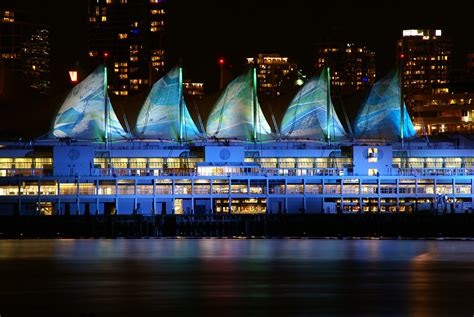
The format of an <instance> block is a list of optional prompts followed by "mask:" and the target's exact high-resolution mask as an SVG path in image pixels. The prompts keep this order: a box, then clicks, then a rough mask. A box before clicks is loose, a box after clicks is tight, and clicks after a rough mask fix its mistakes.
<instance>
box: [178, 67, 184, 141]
mask: <svg viewBox="0 0 474 317" xmlns="http://www.w3.org/2000/svg"><path fill="white" fill-rule="evenodd" d="M178 85H179V86H178V94H179V104H178V107H179V109H178V111H179V142H182V141H183V121H184V109H183V68H182V67H181V65H179V84H178Z"/></svg>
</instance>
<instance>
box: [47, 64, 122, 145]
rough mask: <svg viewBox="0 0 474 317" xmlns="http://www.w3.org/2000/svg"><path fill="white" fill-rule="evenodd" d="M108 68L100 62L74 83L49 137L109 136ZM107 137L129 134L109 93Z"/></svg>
mask: <svg viewBox="0 0 474 317" xmlns="http://www.w3.org/2000/svg"><path fill="white" fill-rule="evenodd" d="M104 95H105V70H104V67H103V66H102V65H101V66H99V67H97V68H96V69H95V70H94V72H92V73H91V74H90V75H89V76H87V77H86V78H85V79H84V80H83V81H82V82H80V83H79V84H78V85H77V86H75V87H74V88H73V89H72V91H71V92H70V93H69V95H68V96H67V97H66V100H65V101H64V102H63V104H62V105H61V108H60V109H59V111H58V113H57V114H56V116H55V118H54V120H53V126H52V131H51V133H50V137H56V138H64V137H69V138H73V139H80V140H94V141H104V140H105V138H106V133H105V132H106V126H105V125H106V124H105V118H106V111H105V110H106V103H105V97H104ZM107 115H108V120H107V121H108V122H107V138H108V140H109V141H110V140H118V139H124V138H126V137H127V133H126V132H125V130H124V129H123V127H122V125H121V124H120V121H119V120H118V118H117V116H116V114H115V112H114V110H113V108H112V104H111V103H110V99H109V97H108V95H107Z"/></svg>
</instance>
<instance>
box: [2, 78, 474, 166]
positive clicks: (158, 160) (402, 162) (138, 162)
mask: <svg viewBox="0 0 474 317" xmlns="http://www.w3.org/2000/svg"><path fill="white" fill-rule="evenodd" d="M135 81H137V82H138V83H139V82H140V80H136V79H135V80H134V83H135ZM377 154H378V149H377V148H369V149H368V153H367V156H368V161H369V162H377ZM203 161H204V158H202V157H192V158H171V157H169V158H163V157H155V158H126V157H123V158H118V157H114V158H95V159H94V165H96V166H97V167H99V168H164V167H180V166H181V165H187V166H192V167H194V166H195V163H196V162H203ZM245 162H253V163H257V164H259V165H260V166H261V167H262V168H330V167H341V168H342V167H346V166H348V165H350V164H352V159H351V158H348V157H335V158H332V157H307V158H291V157H287V158H268V157H267V158H250V157H249V158H245ZM392 163H393V164H395V165H397V166H398V167H400V168H473V167H474V157H463V158H461V157H411V158H399V157H398V158H397V157H395V158H393V160H392ZM52 165H53V159H52V158H39V157H36V158H26V157H16V158H0V169H15V168H19V169H22V168H29V169H31V168H36V169H42V168H46V169H47V168H52Z"/></svg>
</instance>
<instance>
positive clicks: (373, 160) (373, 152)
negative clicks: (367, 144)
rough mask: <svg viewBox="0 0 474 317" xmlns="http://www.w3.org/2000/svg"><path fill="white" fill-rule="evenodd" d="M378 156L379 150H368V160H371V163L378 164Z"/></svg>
mask: <svg viewBox="0 0 474 317" xmlns="http://www.w3.org/2000/svg"><path fill="white" fill-rule="evenodd" d="M377 154H378V149H377V148H368V149H367V158H368V160H369V163H376V162H377Z"/></svg>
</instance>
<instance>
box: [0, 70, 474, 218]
mask: <svg viewBox="0 0 474 317" xmlns="http://www.w3.org/2000/svg"><path fill="white" fill-rule="evenodd" d="M105 73H106V72H105V71H104V68H103V67H102V66H99V67H97V69H96V70H95V71H94V72H93V73H92V74H90V75H89V76H88V77H87V78H85V79H84V80H83V81H82V82H80V83H78V84H77V85H76V86H75V87H74V88H73V89H72V91H71V92H70V94H69V95H68V96H67V97H66V99H65V101H64V103H63V104H62V105H61V107H60V109H59V111H58V113H57V114H56V116H55V117H54V119H53V124H52V129H51V131H50V133H49V136H48V137H46V138H43V139H37V140H35V141H34V142H33V143H31V144H24V143H22V144H18V143H8V142H7V143H2V144H1V147H0V204H1V206H2V208H0V213H2V214H9V215H12V214H19V215H35V214H39V215H51V214H59V215H95V214H105V215H113V214H143V215H155V214H176V215H179V214H186V215H190V214H216V215H227V214H237V215H238V214H277V213H293V214H295V213H336V212H341V213H353V212H364V213H372V212H387V213H390V212H417V211H420V212H421V211H429V210H432V211H434V210H437V211H439V212H446V211H449V212H464V211H465V210H467V209H468V208H471V207H472V203H473V199H474V198H473V197H474V196H473V185H474V151H473V148H474V144H473V143H472V141H471V142H470V141H469V140H464V139H446V140H443V141H432V142H430V143H428V142H426V141H425V140H423V139H417V138H413V137H414V127H413V124H412V122H411V120H410V118H409V116H408V115H406V109H405V108H403V109H400V108H401V107H400V98H401V96H400V89H397V88H398V87H397V86H398V85H400V81H399V76H398V73H397V71H396V70H395V71H393V72H391V73H389V74H388V75H387V76H385V77H384V78H383V79H382V80H380V81H379V82H377V83H375V84H374V86H373V88H372V89H371V92H370V93H369V95H368V98H367V99H366V101H365V102H364V104H363V105H361V111H360V112H359V115H358V117H357V118H356V120H355V123H354V126H355V127H356V129H355V135H354V136H349V135H347V132H346V131H345V130H344V128H343V127H342V125H341V124H340V121H339V119H338V118H337V114H336V113H335V111H334V108H333V106H332V102H331V99H330V95H329V92H328V90H327V89H325V87H326V82H327V78H326V76H327V70H326V69H324V70H323V72H321V73H320V74H319V75H316V76H315V77H313V78H311V79H309V80H308V81H307V82H306V83H305V84H304V85H303V86H302V87H301V88H300V91H299V92H298V93H297V94H296V96H295V97H294V99H293V100H292V101H291V103H290V104H289V106H288V108H287V110H286V113H285V118H286V119H284V120H283V122H282V125H281V128H280V131H281V132H280V133H279V134H277V133H275V132H273V131H272V129H271V128H270V125H269V124H268V122H267V121H266V119H265V116H264V114H263V111H262V109H261V107H260V105H259V102H258V98H257V89H256V88H257V85H256V81H257V79H256V70H255V69H250V70H249V71H247V72H246V73H244V74H242V75H241V76H239V77H237V78H236V79H234V80H233V81H232V82H231V83H229V84H228V85H227V87H226V88H225V89H224V90H223V91H222V93H221V95H220V97H219V98H218V99H217V101H216V103H215V104H214V106H213V108H212V110H211V112H210V115H209V117H208V118H207V120H206V127H205V131H200V130H199V129H198V128H197V125H196V124H195V123H194V121H193V119H192V118H191V116H190V112H189V110H188V107H187V106H186V102H185V101H184V98H183V89H182V88H183V87H182V83H183V82H182V70H181V69H180V68H173V69H172V70H171V71H170V72H169V73H168V74H166V75H165V76H164V77H163V78H162V79H160V80H159V81H157V82H156V83H155V84H154V85H153V88H152V90H151V91H150V93H149V95H148V97H147V99H146V101H145V103H144V104H143V106H142V108H141V110H140V113H139V115H138V118H137V122H136V124H135V129H134V131H133V132H130V131H125V129H124V128H123V127H122V125H121V123H120V121H119V120H118V118H117V116H116V115H115V112H114V110H113V107H112V105H111V103H110V100H109V99H108V96H107V95H106V92H107V89H105V87H104V82H105V80H104V76H105ZM326 88H327V87H326ZM402 111H403V112H402ZM402 114H405V116H403V115H402ZM403 118H404V119H403ZM382 130H383V133H384V134H383V135H381V136H378V137H374V136H373V135H374V131H375V132H376V134H378V131H382ZM402 131H403V132H402ZM400 141H404V142H400ZM461 141H462V142H461Z"/></svg>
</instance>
